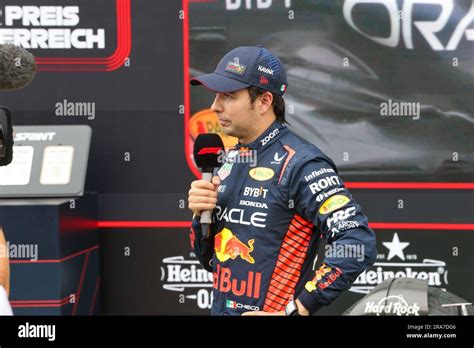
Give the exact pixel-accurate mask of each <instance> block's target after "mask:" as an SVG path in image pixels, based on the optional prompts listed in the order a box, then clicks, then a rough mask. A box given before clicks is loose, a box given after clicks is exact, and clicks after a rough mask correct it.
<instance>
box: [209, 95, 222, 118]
mask: <svg viewBox="0 0 474 348" xmlns="http://www.w3.org/2000/svg"><path fill="white" fill-rule="evenodd" d="M220 101H221V98H220V96H219V93H217V94H216V97H215V98H214V102H213V103H212V105H211V110H212V111H214V112H216V113H219V112H222V105H221V102H220Z"/></svg>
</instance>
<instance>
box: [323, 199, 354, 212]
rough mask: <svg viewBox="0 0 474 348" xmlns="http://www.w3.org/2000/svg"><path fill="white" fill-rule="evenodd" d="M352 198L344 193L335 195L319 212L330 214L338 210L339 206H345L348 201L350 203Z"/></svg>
mask: <svg viewBox="0 0 474 348" xmlns="http://www.w3.org/2000/svg"><path fill="white" fill-rule="evenodd" d="M350 201H351V200H350V199H349V198H348V197H347V196H344V195H335V196H332V197H330V198H328V199H327V200H326V201H325V202H324V203H323V204H322V205H321V207H320V208H319V213H320V214H323V215H324V214H329V213H331V212H333V211H334V210H337V209H339V208H342V207H343V206H345V205H346V204H347V203H349V202H350Z"/></svg>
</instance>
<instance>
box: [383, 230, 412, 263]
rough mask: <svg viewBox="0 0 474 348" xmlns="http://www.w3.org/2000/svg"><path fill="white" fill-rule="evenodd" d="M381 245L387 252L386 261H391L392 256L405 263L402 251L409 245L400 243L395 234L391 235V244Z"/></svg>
mask: <svg viewBox="0 0 474 348" xmlns="http://www.w3.org/2000/svg"><path fill="white" fill-rule="evenodd" d="M382 244H383V245H384V246H385V247H386V248H387V249H388V250H389V252H388V257H387V260H390V259H392V258H393V257H394V256H398V257H399V258H401V259H402V260H404V261H405V254H404V253H403V249H405V248H406V247H407V246H409V245H410V243H408V242H403V243H402V242H400V239H398V234H397V233H395V234H394V235H393V239H392V241H391V242H383V243H382Z"/></svg>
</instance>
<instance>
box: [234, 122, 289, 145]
mask: <svg viewBox="0 0 474 348" xmlns="http://www.w3.org/2000/svg"><path fill="white" fill-rule="evenodd" d="M287 131H288V129H287V128H286V126H285V125H284V124H282V123H280V122H279V121H277V120H275V121H273V123H272V124H271V125H270V127H268V128H267V129H266V130H265V131H264V132H263V133H262V134H261V135H260V136H259V137H258V138H257V139H256V140H255V141H253V142H251V143H248V144H241V143H238V144H237V145H236V148H238V149H241V148H248V149H252V150H264V149H265V148H267V147H270V145H271V144H272V143H274V142H275V141H276V140H277V139H278V138H279V137H280V136H282V135H283V134H284V133H286V132H287Z"/></svg>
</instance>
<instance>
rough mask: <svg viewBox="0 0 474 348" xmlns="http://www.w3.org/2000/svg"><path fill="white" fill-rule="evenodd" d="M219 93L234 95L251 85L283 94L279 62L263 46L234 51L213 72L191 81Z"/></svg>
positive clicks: (283, 84) (283, 72)
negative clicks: (235, 92) (231, 93)
mask: <svg viewBox="0 0 474 348" xmlns="http://www.w3.org/2000/svg"><path fill="white" fill-rule="evenodd" d="M191 84H192V85H204V86H206V87H207V88H208V89H210V90H212V91H214V92H218V93H228V92H234V91H237V90H239V89H243V88H247V87H250V86H255V87H259V88H262V89H265V90H267V91H270V92H273V93H275V94H278V95H283V94H284V93H285V91H286V88H287V86H288V82H287V80H286V72H285V68H284V67H283V64H282V62H281V60H280V59H279V58H278V57H277V56H275V55H274V54H273V53H271V52H270V51H269V50H267V49H266V48H264V47H262V46H244V47H237V48H234V49H233V50H232V51H230V52H229V53H227V54H226V55H225V56H224V58H222V59H221V61H220V62H219V64H218V65H217V68H216V70H215V71H214V72H213V73H211V74H207V75H201V76H198V77H195V78H193V79H192V80H191Z"/></svg>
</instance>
